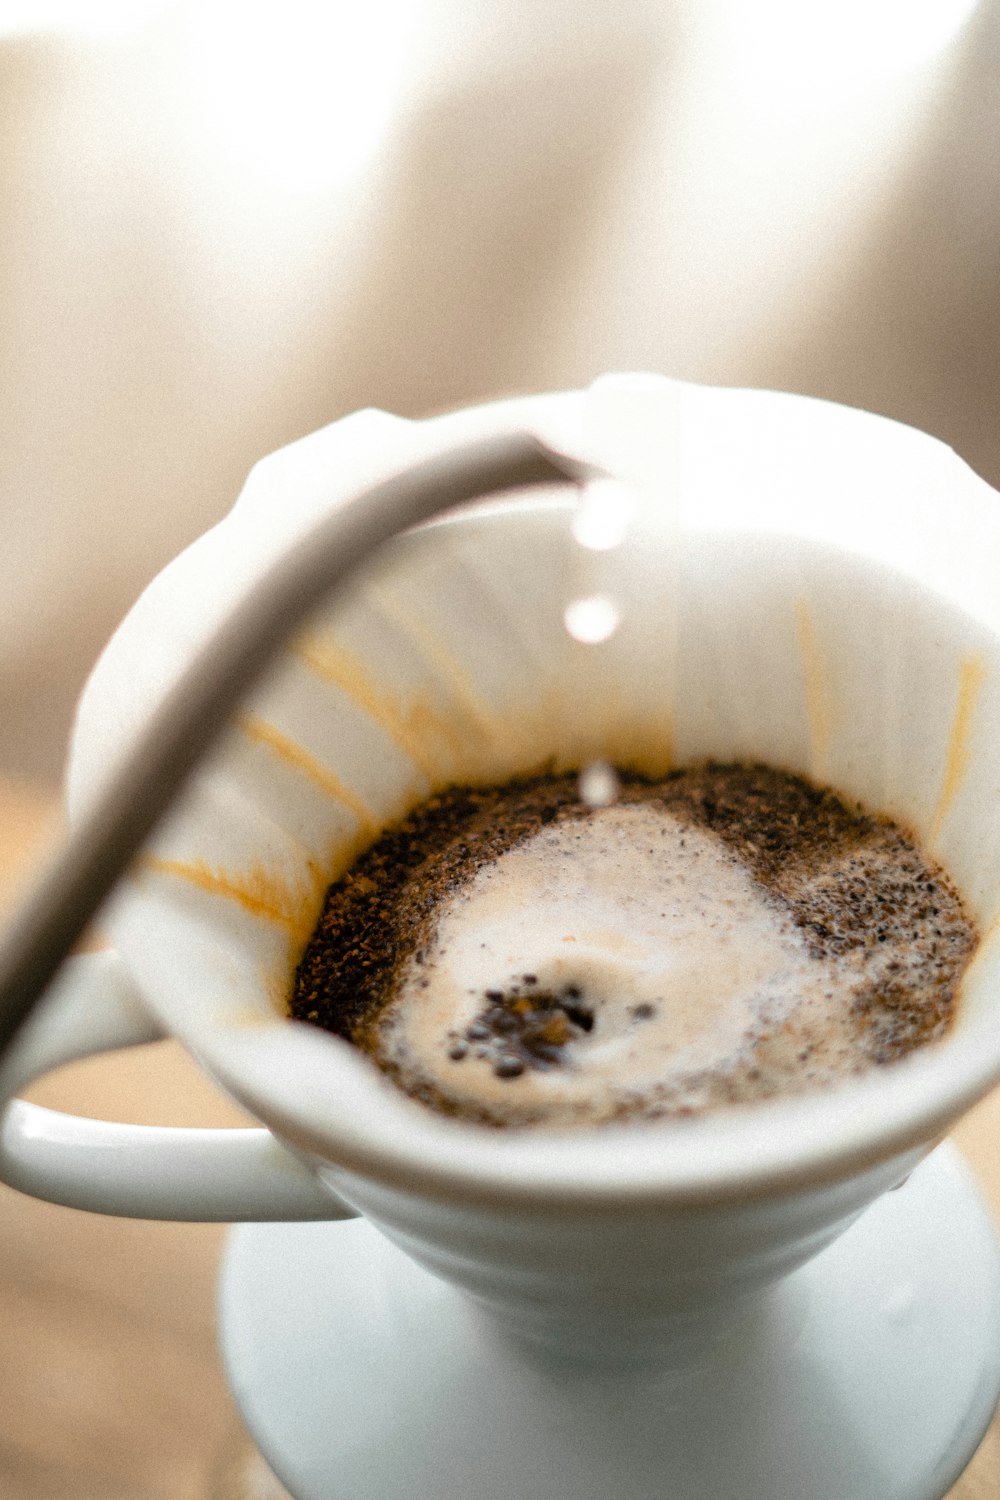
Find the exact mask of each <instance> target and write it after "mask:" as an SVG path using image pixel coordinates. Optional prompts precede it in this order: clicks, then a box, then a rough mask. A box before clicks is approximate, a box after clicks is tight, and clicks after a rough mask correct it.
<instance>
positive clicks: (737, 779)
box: [290, 764, 978, 1123]
mask: <svg viewBox="0 0 1000 1500" xmlns="http://www.w3.org/2000/svg"><path fill="white" fill-rule="evenodd" d="M619 800H620V801H621V802H623V803H629V802H659V803H661V804H662V805H663V806H664V807H667V808H669V809H671V810H672V811H673V812H674V813H675V814H676V815H677V816H678V817H679V818H680V819H681V820H682V821H683V822H685V823H689V824H691V825H693V826H695V827H699V828H704V829H708V830H711V831H712V832H713V833H714V834H715V835H716V836H717V837H718V838H719V839H720V840H721V841H722V842H723V843H724V844H725V845H726V846H727V847H728V848H729V849H730V850H731V852H732V853H733V855H734V856H735V857H736V858H737V859H738V860H739V861H740V863H741V864H742V865H743V866H744V867H745V868H746V869H747V870H748V871H749V872H750V874H751V875H752V877H753V878H754V880H755V881H757V882H758V883H759V885H760V886H761V887H762V888H763V889H764V890H765V891H766V892H767V895H768V899H769V900H771V901H773V902H775V903H776V904H777V905H778V906H780V907H781V908H782V910H783V911H784V912H785V913H786V914H787V915H788V916H789V917H790V918H791V920H792V921H793V923H794V924H795V925H796V926H797V927H798V928H799V929H800V931H801V934H802V937H803V939H804V941H805V943H806V945H807V948H808V951H809V952H810V954H811V955H812V956H814V957H816V958H818V959H823V958H828V957H831V958H832V957H842V956H844V955H847V954H851V953H852V952H856V953H857V954H858V956H859V957H862V956H863V955H864V953H865V951H866V950H872V949H877V948H878V947H879V945H881V944H883V943H886V942H890V943H891V944H892V946H893V957H892V960H891V961H890V962H889V963H887V964H879V965H875V966H873V969H874V974H875V977H869V978H865V977H864V964H863V963H862V964H860V965H859V973H860V975H861V978H860V979H859V982H858V984H857V985H856V986H855V988H854V991H853V993H852V996H851V1002H850V1003H851V1008H852V1013H853V1016H854V1018H855V1020H856V1023H857V1027H858V1031H859V1034H860V1036H861V1037H862V1038H863V1044H864V1049H865V1051H866V1053H867V1056H868V1058H869V1060H870V1061H871V1062H872V1063H874V1064H881V1063H888V1062H891V1061H893V1060H895V1059H897V1058H899V1057H902V1056H904V1055H905V1054H906V1053H908V1052H910V1051H911V1050H912V1049H913V1048H915V1047H917V1046H920V1045H923V1044H924V1043H926V1042H928V1041H932V1040H934V1039H936V1038H938V1037H940V1036H941V1035H943V1034H944V1032H945V1031H946V1030H947V1028H948V1026H949V1025H950V1023H951V1020H952V1018H953V1015H954V1011H955V1006H956V1002H957V995H958V987H959V981H960V979H961V975H962V972H963V971H964V969H965V967H966V965H967V963H968V961H969V959H970V957H971V955H972V952H973V951H974V949H975V946H976V943H977V941H978V933H977V931H976V928H975V924H974V923H973V922H972V921H971V920H970V918H969V917H968V915H967V914H966V912H965V910H964V908H963V905H962V902H961V900H960V898H959V896H958V893H957V891H956V890H955V888H954V886H953V885H952V883H951V882H950V881H949V879H948V878H947V876H946V875H945V874H944V872H943V871H942V870H941V869H940V867H939V866H937V865H936V864H935V863H934V862H933V861H931V860H930V859H929V858H928V857H927V856H926V855H924V854H923V853H922V851H921V850H920V848H919V847H918V846H917V844H916V843H915V842H914V840H913V839H912V838H911V837H909V836H908V835H907V834H906V833H905V832H904V831H903V830H902V829H901V828H900V827H898V826H897V825H896V824H894V823H893V822H891V821H890V820H888V819H886V818H883V817H879V816H876V815H874V814H872V813H870V812H868V811H866V810H864V809H863V808H860V807H857V806H851V805H850V804H848V803H847V802H845V801H844V800H843V799H841V798H840V797H838V796H837V795H836V794H835V793H834V792H832V791H830V790H829V789H826V788H823V787H818V786H816V785H814V784H812V783H811V782H809V781H808V780H806V779H805V778H803V777H800V776H795V775H791V774H788V773H785V772H782V771H779V770H775V769H773V768H771V767H768V766H761V765H718V764H705V765H700V766H695V767H691V768H688V769H685V770H680V771H677V772H674V773H672V774H671V775H670V776H668V777H666V778H665V779H663V780H662V781H656V782H652V781H648V780H645V779H643V778H640V777H636V776H627V775H626V776H623V777H622V784H621V793H620V799H619ZM588 816H591V810H590V809H589V808H588V807H587V806H586V805H585V804H583V803H582V802H581V801H580V800H579V797H578V787H577V778H576V776H575V775H565V776H555V775H551V776H549V775H543V776H537V777H532V778H528V779H524V780H514V781H511V782H508V783H506V784H504V785H502V786H498V787H486V788H474V787H452V788H449V789H448V790H447V791H444V792H442V793H441V794H439V795H438V796H435V797H432V798H430V799H429V800H428V801H426V802H424V803H423V804H421V805H420V806H419V807H417V808H415V809H414V810H413V811H412V812H411V813H410V814H409V816H408V817H406V818H404V819H403V820H402V821H401V822H399V823H397V824H395V825H393V826H392V827H390V828H388V829H386V830H385V831H384V833H383V834H382V835H381V836H380V837H379V838H378V839H377V840H376V842H375V843H374V844H373V845H372V846H371V847H370V848H369V849H368V850H367V852H366V853H364V854H363V855H362V856H361V857H360V858H359V859H358V860H357V861H356V863H355V864H354V866H353V868H352V869H351V870H349V871H348V872H347V873H346V874H345V875H344V876H343V877H342V879H340V880H338V881H337V882H336V883H335V884H334V885H332V886H331V887H330V890H329V892H328V893H327V898H326V902H325V905H324V909H323V912H322V915H321V917H320V920H319V922H318V924H317V926H316V929H315V931H314V933H313V936H312V938H311V940H310V942H309V944H308V946H307V948H306V951H305V953H304V955H303V957H302V960H301V963H300V964H299V967H298V970H297V972H296V976H295V981H294V988H293V993H292V997H291V1007H290V1008H291V1013H292V1015H293V1016H294V1017H295V1018H297V1019H299V1020H302V1021H307V1022H310V1023H312V1024H314V1025H318V1026H321V1027H324V1028H325V1029H327V1030H329V1031H332V1032H335V1033H336V1034H337V1035H339V1036H341V1037H344V1038H345V1039H346V1040H348V1041H350V1042H353V1043H354V1044H356V1045H358V1046H360V1047H363V1048H365V1049H366V1050H368V1051H375V1050H377V1049H376V1045H375V1044H376V1038H377V1033H378V1026H379V1021H380V1017H381V1015H382V1013H383V1011H384V1009H385V1007H386V1006H387V1005H388V1004H389V1003H390V1001H391V1000H392V999H393V997H394V994H395V989H396V983H397V978H398V975H399V973H400V970H401V968H402V966H403V965H405V964H408V963H410V962H411V961H414V962H415V963H416V964H417V965H418V966H419V965H420V964H421V961H422V959H423V958H424V956H425V950H426V948H427V946H428V944H429V942H430V940H431V938H432V936H433V934H434V931H435V926H436V921H437V917H438V914H439V913H440V910H441V907H442V904H443V903H444V902H445V901H446V900H447V899H448V898H449V897H450V896H452V895H454V894H455V893H456V892H457V891H459V890H461V889H462V887H464V886H465V885H466V884H467V883H468V882H469V881H470V880H471V879H472V877H473V876H474V875H475V874H476V872H477V871H478V870H479V869H480V868H481V867H482V866H483V865H485V864H487V863H489V862H491V861H494V860H496V859H497V858H498V857H499V856H500V855H501V854H503V853H504V852H505V851H507V850H508V849H511V848H513V847H514V846H516V845H517V844H519V843H521V842H522V841H524V840H526V839H528V838H530V837H531V836H532V835H533V834H534V833H536V832H537V831H538V830H539V829H541V828H542V827H544V826H545V825H547V824H551V823H553V822H564V821H567V820H573V819H581V818H586V817H588ZM901 937H902V938H905V941H904V942H900V938H901ZM422 983H423V984H424V985H425V986H426V984H427V983H428V981H427V980H423V981H422ZM644 1008H645V1007H639V1008H638V1009H644ZM636 1019H640V1020H641V1019H642V1017H641V1016H639V1015H638V1014H637V1016H636ZM593 1021H594V1017H593V1012H592V1011H591V1010H590V1009H589V1007H588V1005H587V1003H586V997H585V996H583V995H582V994H581V993H580V992H579V990H576V989H574V987H572V986H571V987H569V988H567V989H564V990H563V991H560V992H555V991H551V990H544V989H542V988H541V987H540V986H539V985H538V983H537V977H536V976H535V975H532V974H525V975H523V976H522V978H521V980H520V982H518V983H516V984H511V985H508V987H507V988H506V989H505V990H487V991H484V992H483V994H482V997H481V1005H480V1008H479V1010H478V1012H477V1014H476V1016H475V1019H474V1020H473V1021H472V1022H471V1023H470V1024H468V1025H467V1026H466V1027H465V1028H464V1029H463V1030H461V1031H458V1030H456V1031H453V1032H452V1033H451V1034H450V1036H449V1039H448V1043H449V1053H448V1055H449V1057H451V1058H452V1059H453V1060H454V1061H455V1062H456V1063H460V1062H462V1060H463V1059H465V1058H466V1057H468V1056H469V1055H470V1054H474V1055H477V1056H479V1057H482V1058H487V1059H488V1060H489V1062H490V1064H491V1066H492V1069H493V1071H494V1072H495V1073H496V1074H497V1076H499V1077H501V1078H512V1079H513V1078H517V1077H519V1076H520V1075H521V1074H523V1073H524V1072H525V1070H527V1069H543V1070H544V1069H550V1068H554V1067H558V1066H559V1065H560V1063H561V1060H562V1058H563V1057H564V1056H565V1049H566V1047H567V1046H568V1044H569V1043H571V1042H572V1041H573V1040H574V1038H577V1037H579V1036H580V1035H581V1034H583V1033H585V1032H587V1031H588V1030H589V1029H590V1027H592V1025H593ZM387 1071H390V1072H392V1069H391V1067H390V1068H388V1069H387ZM432 1093H433V1091H432ZM425 1102H427V1103H429V1104H431V1105H433V1106H435V1107H438V1108H441V1109H444V1110H446V1111H447V1112H452V1107H451V1106H450V1105H449V1103H448V1102H447V1101H446V1100H442V1099H440V1098H437V1097H427V1098H426V1100H425ZM484 1118H485V1117H484ZM492 1123H497V1122H495V1121H493V1122H492Z"/></svg>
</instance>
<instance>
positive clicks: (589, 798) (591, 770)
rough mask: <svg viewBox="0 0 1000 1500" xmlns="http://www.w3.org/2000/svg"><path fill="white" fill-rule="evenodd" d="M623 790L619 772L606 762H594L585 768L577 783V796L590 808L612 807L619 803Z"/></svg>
mask: <svg viewBox="0 0 1000 1500" xmlns="http://www.w3.org/2000/svg"><path fill="white" fill-rule="evenodd" d="M621 789H622V784H621V781H620V780H619V777H618V772H617V771H616V770H615V768H614V766H612V765H609V764H608V762H607V761H606V760H592V761H591V762H590V764H589V765H588V766H584V768H583V770H582V771H581V772H580V779H579V781H578V782H577V795H578V796H579V798H580V801H581V802H585V803H586V805H587V806H588V807H610V806H611V804H612V803H613V802H617V801H618V797H619V794H620V792H621Z"/></svg>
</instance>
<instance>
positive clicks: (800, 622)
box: [795, 599, 833, 781]
mask: <svg viewBox="0 0 1000 1500" xmlns="http://www.w3.org/2000/svg"><path fill="white" fill-rule="evenodd" d="M795 625H796V632H797V635H798V645H799V660H800V661H801V663H802V683H803V688H804V690H805V700H806V715H807V717H808V720H809V747H810V756H811V760H812V765H811V767H810V769H811V771H812V774H813V777H814V778H815V780H817V781H823V780H824V779H825V777H826V767H827V764H828V759H829V753H830V740H831V737H832V734H833V706H832V704H831V702H830V690H829V684H828V682H827V678H826V673H825V671H824V664H823V656H822V653H821V651H820V649H819V645H818V644H817V641H816V627H815V624H814V622H813V617H812V614H811V613H810V610H809V606H808V604H807V603H806V602H805V600H804V599H798V600H796V603H795Z"/></svg>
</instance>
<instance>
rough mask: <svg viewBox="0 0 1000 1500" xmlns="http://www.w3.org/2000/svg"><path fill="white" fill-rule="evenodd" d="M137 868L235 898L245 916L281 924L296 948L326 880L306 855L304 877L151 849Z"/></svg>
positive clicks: (305, 936)
mask: <svg viewBox="0 0 1000 1500" xmlns="http://www.w3.org/2000/svg"><path fill="white" fill-rule="evenodd" d="M139 867H140V869H143V870H148V871H151V872H152V873H154V874H156V875H164V876H167V877H168V878H171V879H174V880H180V881H184V882H185V883H186V884H187V885H192V886H194V887H196V889H198V890H200V891H204V892H205V894H206V895H209V896H217V897H219V898H220V899H221V900H223V901H232V902H235V904H236V905H237V906H239V907H240V909H241V910H242V911H244V912H246V913H247V915H248V916H251V917H254V918H255V919H256V920H258V921H263V922H269V923H273V924H274V925H275V926H277V927H280V928H282V929H283V930H284V931H285V932H286V933H287V934H288V937H289V940H290V945H291V946H292V947H293V948H294V949H296V951H298V949H300V948H301V947H303V946H304V945H305V943H306V941H307V939H308V937H309V934H310V932H311V931H312V929H313V925H314V923H315V921H316V918H317V916H318V915H319V910H320V905H321V903H322V900H323V896H324V895H325V893H326V887H327V883H328V877H327V875H326V874H325V872H324V871H323V870H322V869H321V868H320V867H319V865H318V864H316V863H315V862H314V861H312V860H310V861H309V862H308V864H306V865H305V866H304V867H303V876H304V878H303V879H302V880H300V881H296V882H292V881H291V880H289V879H288V878H287V876H284V875H281V874H279V873H277V872H276V871H274V870H268V869H265V867H264V866H263V865H253V866H251V868H250V869H249V870H245V871H243V872H242V873H240V874H238V875H237V874H233V873H231V872H230V871H228V870H224V869H213V868H212V866H211V865H208V864H206V863H205V862H204V861H203V860H199V859H196V860H180V859H163V858H161V857H160V856H159V855H156V854H144V855H143V856H142V857H141V859H140V861H139Z"/></svg>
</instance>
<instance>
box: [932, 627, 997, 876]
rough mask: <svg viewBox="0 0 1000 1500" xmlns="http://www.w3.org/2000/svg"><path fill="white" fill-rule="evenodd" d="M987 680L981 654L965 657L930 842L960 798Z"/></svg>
mask: <svg viewBox="0 0 1000 1500" xmlns="http://www.w3.org/2000/svg"><path fill="white" fill-rule="evenodd" d="M985 681H986V664H985V662H984V661H983V658H982V657H981V656H979V655H976V654H972V655H969V656H963V658H962V660H961V661H960V662H959V665H958V689H957V692H956V694H955V712H954V714H953V715H952V720H951V731H950V733H949V735H948V748H947V750H946V751H945V759H944V772H943V775H942V777H941V790H940V792H939V793H938V801H937V807H936V808H935V810H934V817H933V820H932V822H931V831H930V835H929V838H928V843H929V844H930V845H931V847H932V848H933V846H934V845H935V844H936V842H937V840H938V838H939V836H940V834H941V831H942V829H943V827H944V824H945V821H946V819H947V817H948V814H949V813H950V812H951V809H952V806H953V804H954V801H955V798H956V796H957V795H958V790H959V787H960V786H961V784H962V779H963V777H964V776H965V773H966V771H967V770H968V768H969V757H970V754H971V749H970V742H971V738H972V725H973V721H974V719H975V715H976V706H977V704H978V703H979V698H980V695H981V693H982V690H983V685H984V683H985Z"/></svg>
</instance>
